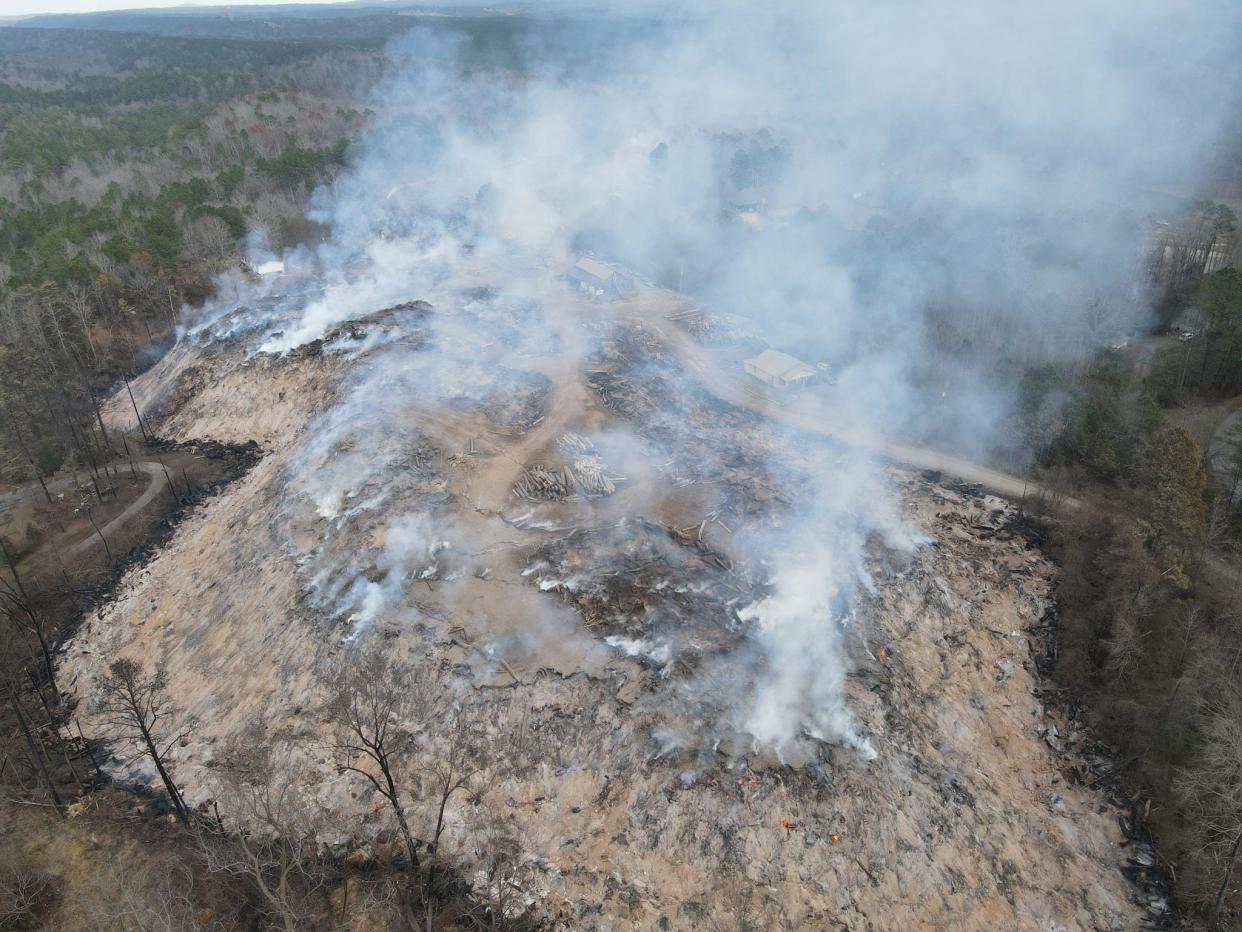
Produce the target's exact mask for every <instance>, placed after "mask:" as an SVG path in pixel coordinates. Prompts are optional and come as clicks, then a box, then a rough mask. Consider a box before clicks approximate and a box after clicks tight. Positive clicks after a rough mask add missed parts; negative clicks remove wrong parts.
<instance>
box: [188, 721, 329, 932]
mask: <svg viewBox="0 0 1242 932" xmlns="http://www.w3.org/2000/svg"><path fill="white" fill-rule="evenodd" d="M272 747H273V742H272V741H271V740H270V739H269V738H268V737H267V736H265V735H263V734H262V732H261V730H260V729H259V728H257V727H256V726H252V727H251V728H250V729H247V730H246V731H245V732H243V733H242V735H241V736H239V737H238V738H237V739H235V740H234V741H232V742H230V743H229V745H228V746H226V748H225V750H224V752H223V754H222V755H221V758H222V760H223V761H224V766H223V767H222V768H220V770H219V772H218V774H217V783H216V789H217V793H218V798H217V800H216V804H217V806H218V807H219V809H221V810H223V811H224V812H227V813H229V818H230V822H231V823H233V824H231V825H227V826H226V825H225V824H223V823H222V824H220V825H217V826H215V827H212V826H207V825H203V826H202V827H201V828H200V830H199V832H198V839H199V843H200V846H201V850H202V853H203V855H204V860H205V863H206V865H207V868H208V869H209V870H210V871H213V872H216V873H222V874H226V875H228V876H231V877H233V878H236V879H238V880H241V881H244V882H245V884H246V886H247V887H248V888H249V889H250V890H251V891H253V894H254V897H255V900H256V901H257V903H258V904H259V909H260V910H261V911H262V912H263V913H264V914H265V915H266V917H267V918H268V920H269V922H270V923H271V924H272V925H273V926H274V927H276V928H279V929H283V930H285V932H297V930H301V929H307V928H312V927H313V928H320V929H322V928H328V927H330V924H329V922H328V918H327V917H328V916H329V915H330V913H331V909H330V908H329V907H330V904H329V898H328V893H329V891H330V888H331V883H332V881H333V880H335V879H336V877H335V868H334V867H333V863H332V860H331V858H329V857H328V856H327V855H326V852H325V851H324V850H323V847H322V843H321V841H320V839H321V837H322V836H323V835H324V834H325V833H326V831H327V827H326V826H325V825H324V817H323V815H322V814H321V812H320V811H319V810H318V809H317V808H316V807H315V805H314V804H313V803H312V801H311V800H309V799H308V798H307V797H306V796H305V794H304V793H303V791H302V785H301V781H300V779H299V771H298V770H297V768H296V767H294V766H291V764H290V762H289V761H287V760H285V759H284V757H283V755H278V754H275V753H273V750H272Z"/></svg>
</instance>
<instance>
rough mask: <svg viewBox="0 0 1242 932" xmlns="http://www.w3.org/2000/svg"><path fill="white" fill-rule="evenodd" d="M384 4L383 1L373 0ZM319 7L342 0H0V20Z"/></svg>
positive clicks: (338, 3)
mask: <svg viewBox="0 0 1242 932" xmlns="http://www.w3.org/2000/svg"><path fill="white" fill-rule="evenodd" d="M375 2H376V3H383V2H384V0H375ZM306 4H315V5H318V6H329V5H344V4H343V3H341V0H212V2H210V3H185V2H183V0H136V2H134V0H130V2H126V0H50V2H48V0H0V18H10V17H26V16H45V15H53V14H74V13H105V12H111V11H119V10H125V11H138V10H168V9H178V8H187V7H204V8H206V7H222V6H302V5H306Z"/></svg>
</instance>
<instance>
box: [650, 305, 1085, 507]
mask: <svg viewBox="0 0 1242 932" xmlns="http://www.w3.org/2000/svg"><path fill="white" fill-rule="evenodd" d="M644 324H645V325H646V326H648V327H651V328H653V329H655V330H656V331H658V332H659V334H660V335H661V336H662V337H663V338H664V340H665V341H666V342H667V343H668V345H670V346H671V347H672V348H673V349H674V350H676V352H677V355H678V356H679V358H680V359H681V361H682V363H683V364H684V365H685V367H686V369H687V371H689V372H690V373H691V374H692V375H694V376H695V378H696V379H697V380H698V381H699V384H701V385H702V386H703V387H704V388H705V389H707V391H708V392H710V393H711V394H712V395H713V396H715V397H716V398H718V399H719V400H721V401H724V402H726V403H728V404H731V405H735V406H737V407H739V408H745V409H746V410H748V411H753V412H754V413H755V414H758V415H760V416H762V417H766V418H770V419H772V420H774V421H779V422H780V423H782V424H786V425H788V426H790V427H793V428H796V429H797V430H803V431H807V432H808V433H813V434H818V435H819V436H821V437H826V438H828V439H830V440H834V441H836V442H838V443H842V444H844V445H846V446H849V447H852V448H853V449H856V450H862V451H864V452H866V453H869V454H871V455H872V456H875V457H878V458H880V459H884V460H887V461H889V462H891V463H893V464H894V465H898V466H908V467H913V468H915V469H928V470H935V471H936V472H940V473H944V474H945V475H948V476H952V477H953V478H955V479H961V480H963V481H966V482H973V483H977V484H978V485H980V486H982V487H983V488H985V489H987V490H988V491H989V492H994V493H995V494H997V495H1000V496H1002V497H1004V498H1010V499H1016V500H1018V501H1022V500H1026V499H1030V498H1034V497H1045V498H1053V497H1056V498H1057V499H1058V501H1059V503H1060V504H1061V505H1063V506H1064V507H1069V508H1076V507H1078V504H1079V503H1078V502H1077V501H1076V500H1074V499H1071V498H1067V497H1065V496H1054V493H1053V492H1052V491H1051V490H1050V489H1048V488H1046V487H1045V486H1042V485H1040V484H1038V483H1036V482H1033V481H1031V480H1030V479H1024V478H1022V477H1021V476H1015V475H1011V474H1010V473H1006V472H1002V471H1001V470H998V469H992V468H991V467H989V466H981V465H980V464H978V463H973V462H971V461H970V460H968V459H965V458H963V457H960V456H956V455H954V454H952V453H945V452H943V451H940V450H932V449H928V448H927V447H921V446H918V445H916V444H911V443H904V442H902V441H899V440H892V439H889V438H884V437H879V436H877V435H875V434H873V433H870V432H864V431H858V430H851V429H850V428H848V427H846V426H845V425H842V424H839V423H832V422H831V421H829V420H828V419H827V418H826V416H825V415H824V413H823V412H818V411H817V412H812V411H807V410H799V409H798V408H795V407H791V406H789V405H787V404H782V403H781V400H778V399H775V398H772V397H771V396H769V395H768V394H766V393H765V392H763V391H762V390H761V388H760V386H759V385H758V383H753V382H752V380H751V379H750V377H749V376H746V375H745V374H743V373H742V372H741V370H740V369H734V368H732V367H729V368H726V367H722V366H720V365H718V364H717V363H716V361H715V360H713V359H711V358H709V356H708V353H707V351H705V350H704V349H703V347H701V346H700V345H699V344H698V343H696V342H695V340H694V338H693V337H691V336H690V335H689V334H688V333H686V332H685V331H684V330H682V329H681V328H680V327H678V326H677V325H676V324H674V323H672V322H669V321H666V320H661V321H655V320H652V319H651V318H649V317H647V318H644Z"/></svg>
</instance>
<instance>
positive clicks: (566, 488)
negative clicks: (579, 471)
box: [513, 466, 576, 502]
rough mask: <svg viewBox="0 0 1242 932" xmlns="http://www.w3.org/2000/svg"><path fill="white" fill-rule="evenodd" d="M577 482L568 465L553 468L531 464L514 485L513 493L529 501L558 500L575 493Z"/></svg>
mask: <svg viewBox="0 0 1242 932" xmlns="http://www.w3.org/2000/svg"><path fill="white" fill-rule="evenodd" d="M575 488H576V484H575V482H574V477H573V474H572V473H571V472H570V470H569V469H568V467H565V468H562V469H557V470H552V469H545V468H544V467H542V466H531V467H528V468H527V469H526V471H525V472H523V473H522V475H521V477H520V478H519V479H518V481H517V482H515V483H514V485H513V494H514V495H516V496H517V497H518V498H524V499H527V500H528V501H544V502H548V501H556V500H557V499H562V498H569V496H571V495H573V494H574V491H575Z"/></svg>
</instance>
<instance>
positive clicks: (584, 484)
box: [573, 456, 617, 495]
mask: <svg viewBox="0 0 1242 932" xmlns="http://www.w3.org/2000/svg"><path fill="white" fill-rule="evenodd" d="M573 475H574V479H575V480H576V481H577V483H578V488H579V489H581V490H582V492H583V494H585V495H611V494H612V493H613V492H615V491H617V487H616V485H615V484H614V483H613V481H612V480H611V479H609V478H608V477H607V476H606V475H604V462H603V460H601V459H600V458H599V457H598V456H580V457H579V458H578V459H576V460H574V465H573Z"/></svg>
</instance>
